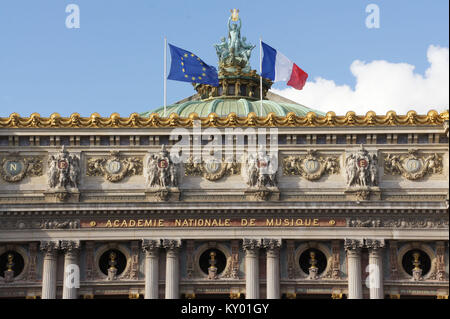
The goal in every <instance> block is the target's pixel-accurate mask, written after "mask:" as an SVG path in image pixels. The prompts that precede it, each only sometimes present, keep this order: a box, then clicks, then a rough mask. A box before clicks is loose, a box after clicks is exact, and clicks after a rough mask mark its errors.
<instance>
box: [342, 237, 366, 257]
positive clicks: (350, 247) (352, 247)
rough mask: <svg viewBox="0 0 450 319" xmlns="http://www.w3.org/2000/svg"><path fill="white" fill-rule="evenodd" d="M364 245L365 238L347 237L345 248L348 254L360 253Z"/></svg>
mask: <svg viewBox="0 0 450 319" xmlns="http://www.w3.org/2000/svg"><path fill="white" fill-rule="evenodd" d="M362 247H363V240H360V239H349V238H345V241H344V248H345V251H346V252H347V254H348V255H350V254H356V255H359V253H360V252H361V248H362Z"/></svg>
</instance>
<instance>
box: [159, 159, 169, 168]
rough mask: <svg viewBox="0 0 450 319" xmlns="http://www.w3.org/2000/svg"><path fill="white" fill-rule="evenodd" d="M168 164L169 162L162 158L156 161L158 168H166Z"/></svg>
mask: <svg viewBox="0 0 450 319" xmlns="http://www.w3.org/2000/svg"><path fill="white" fill-rule="evenodd" d="M168 166H169V163H168V162H167V160H165V159H162V160H159V161H158V167H159V168H167V167H168Z"/></svg>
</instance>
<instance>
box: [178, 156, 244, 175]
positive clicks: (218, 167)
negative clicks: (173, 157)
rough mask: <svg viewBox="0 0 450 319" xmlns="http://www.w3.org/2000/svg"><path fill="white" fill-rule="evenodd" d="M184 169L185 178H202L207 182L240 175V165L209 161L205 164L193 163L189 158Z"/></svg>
mask: <svg viewBox="0 0 450 319" xmlns="http://www.w3.org/2000/svg"><path fill="white" fill-rule="evenodd" d="M184 167H185V175H186V176H189V175H191V176H203V178H205V179H207V180H209V181H216V180H219V179H221V178H222V177H224V176H230V175H238V174H240V173H241V164H240V163H235V162H233V163H225V162H224V161H223V160H222V161H221V162H219V161H214V160H211V161H209V162H207V163H205V162H202V163H194V161H193V158H192V157H191V158H190V159H189V161H188V162H187V163H186V164H185V166H184Z"/></svg>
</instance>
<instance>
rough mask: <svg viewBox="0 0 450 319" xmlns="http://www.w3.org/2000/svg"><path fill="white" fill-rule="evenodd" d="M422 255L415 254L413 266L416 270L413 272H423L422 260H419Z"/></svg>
mask: <svg viewBox="0 0 450 319" xmlns="http://www.w3.org/2000/svg"><path fill="white" fill-rule="evenodd" d="M419 257H420V254H419V253H418V252H415V253H413V258H414V260H413V263H412V264H413V266H414V269H413V270H421V268H420V267H419V266H420V260H419Z"/></svg>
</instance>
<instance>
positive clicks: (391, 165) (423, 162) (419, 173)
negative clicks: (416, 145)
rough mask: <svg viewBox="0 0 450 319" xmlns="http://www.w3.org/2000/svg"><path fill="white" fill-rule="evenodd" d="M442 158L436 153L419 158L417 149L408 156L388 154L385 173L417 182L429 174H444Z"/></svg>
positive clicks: (412, 150)
mask: <svg viewBox="0 0 450 319" xmlns="http://www.w3.org/2000/svg"><path fill="white" fill-rule="evenodd" d="M442 167H443V165H442V156H441V155H439V154H437V153H434V154H429V155H428V156H426V155H422V156H419V154H418V151H417V150H415V149H411V150H408V154H404V155H401V154H392V153H390V154H387V155H386V157H385V160H384V172H385V173H387V174H391V175H402V176H403V177H405V178H406V179H409V180H417V179H420V178H422V177H424V176H425V175H427V174H441V173H442Z"/></svg>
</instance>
